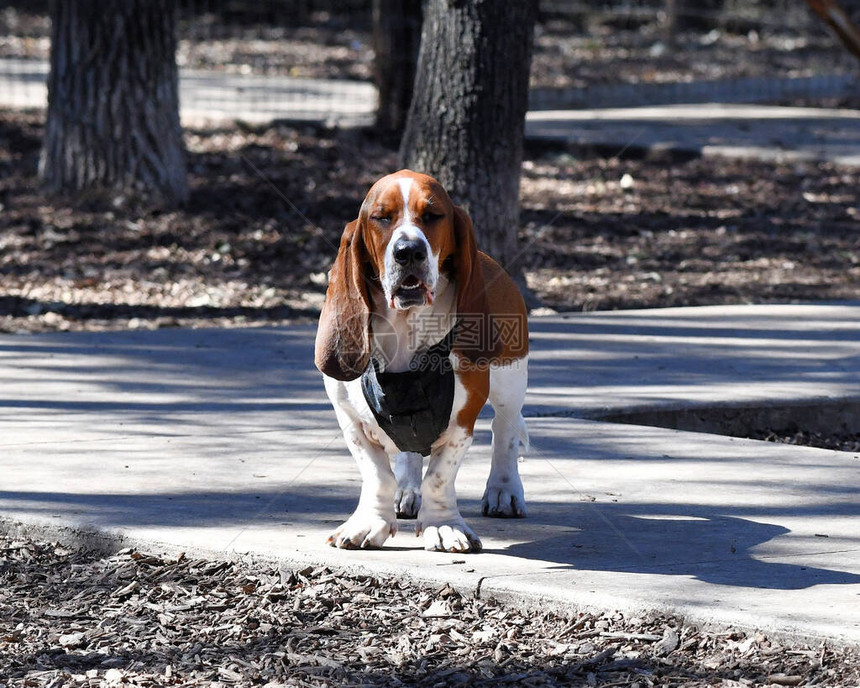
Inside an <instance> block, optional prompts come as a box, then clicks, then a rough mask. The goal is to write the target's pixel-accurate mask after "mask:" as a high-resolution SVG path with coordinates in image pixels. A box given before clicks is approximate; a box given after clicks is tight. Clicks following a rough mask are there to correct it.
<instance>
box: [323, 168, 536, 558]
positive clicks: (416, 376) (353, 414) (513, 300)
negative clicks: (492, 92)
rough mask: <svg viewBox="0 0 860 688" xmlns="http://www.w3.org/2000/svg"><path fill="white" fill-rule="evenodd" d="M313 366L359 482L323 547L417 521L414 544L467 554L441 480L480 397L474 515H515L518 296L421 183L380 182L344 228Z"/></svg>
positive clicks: (442, 197) (523, 361)
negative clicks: (484, 414) (484, 424)
mask: <svg viewBox="0 0 860 688" xmlns="http://www.w3.org/2000/svg"><path fill="white" fill-rule="evenodd" d="M315 363H316V366H317V368H319V370H320V371H321V372H322V373H323V375H324V381H325V388H326V392H327V393H328V396H329V398H330V399H331V402H332V405H333V406H334V410H335V414H336V416H337V420H338V423H339V425H340V427H341V429H342V431H343V434H344V438H345V439H346V444H347V446H348V447H349V451H350V452H351V453H352V455H353V457H354V458H355V460H356V462H357V463H358V468H359V472H360V474H361V478H362V486H361V494H360V497H359V500H358V506H357V508H356V509H355V512H354V513H353V514H352V516H350V517H349V519H348V520H347V521H346V522H345V523H344V524H343V525H341V526H340V527H339V528H337V529H336V530H335V531H334V532H333V533H332V534H331V536H330V537H329V543H330V544H331V545H332V546H335V547H341V548H346V549H351V548H368V547H381V546H382V544H383V543H384V542H385V541H386V540H387V539H388V538H389V537H390V536H392V535H394V534H395V532H396V531H397V518H398V517H400V518H417V525H416V534H418V535H422V534H423V542H424V547H425V549H428V550H441V551H446V552H469V551H473V552H474V551H479V550H480V549H481V540H480V539H479V538H478V536H477V535H475V533H474V532H473V531H472V529H471V528H470V527H469V526H468V525H466V522H465V521H464V520H463V517H462V516H461V515H460V511H459V509H458V507H457V497H456V493H455V490H454V479H455V477H456V475H457V471H458V469H459V467H460V463H461V461H462V460H463V456H464V455H465V453H466V450H467V449H468V448H469V446H470V445H471V443H472V433H473V430H474V426H475V420H476V419H477V417H478V414H479V413H480V411H481V409H482V408H483V407H484V405H485V403H486V402H487V400H489V402H490V404H491V405H492V407H493V411H494V418H493V421H492V431H493V450H492V464H491V466H490V474H489V478H488V480H487V485H486V491H485V492H484V495H483V499H482V511H483V514H484V515H485V516H492V517H503V518H521V517H523V516H525V515H526V506H525V501H524V497H523V486H522V482H521V480H520V476H519V470H518V465H517V464H518V460H519V456H520V451H519V450H520V445H521V444H522V446H523V447H524V448H527V447H528V432H527V430H526V424H525V420H524V419H523V416H522V406H523V399H524V397H525V393H526V382H527V377H528V372H527V367H528V324H527V312H526V307H525V303H524V302H523V298H522V296H521V295H520V292H519V289H518V288H517V286H516V285H515V284H514V282H513V280H512V279H511V278H510V277H509V276H508V274H507V273H506V272H505V271H504V270H503V269H502V268H501V267H499V265H498V264H497V263H496V262H495V261H494V260H493V259H491V258H490V257H489V256H487V255H485V254H484V253H481V252H480V251H478V249H477V246H476V244H475V236H474V233H473V230H472V222H471V220H470V219H469V216H468V215H467V214H466V212H465V211H464V210H463V209H461V208H459V207H457V206H455V205H454V204H453V203H452V202H451V199H450V198H449V196H448V193H447V192H446V191H445V189H444V188H443V187H442V185H441V184H440V183H439V182H437V181H436V180H435V179H433V178H432V177H429V176H426V175H423V174H418V173H415V172H411V171H409V170H402V171H400V172H397V173H395V174H391V175H388V176H386V177H383V178H382V179H380V180H379V181H377V182H376V183H375V184H374V185H373V187H372V188H371V189H370V191H369V192H368V194H367V197H366V198H365V199H364V202H363V203H362V205H361V209H360V211H359V214H358V218H357V219H356V220H353V221H352V222H350V223H349V224H348V225H347V226H346V228H345V230H344V232H343V236H342V237H341V240H340V248H339V250H338V254H337V257H336V259H335V261H334V265H333V266H332V268H331V272H330V274H329V285H328V290H327V292H326V299H325V303H324V305H323V309H322V313H321V315H320V322H319V329H318V331H317V337H316V352H315ZM428 455H429V461H428V465H427V470H426V472H424V473H423V476H422V471H423V468H424V466H423V463H424V461H423V459H424V456H428ZM392 460H393V463H394V466H393V468H392Z"/></svg>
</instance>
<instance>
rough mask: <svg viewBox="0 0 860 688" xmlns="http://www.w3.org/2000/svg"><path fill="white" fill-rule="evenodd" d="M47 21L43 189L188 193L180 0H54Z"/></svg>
mask: <svg viewBox="0 0 860 688" xmlns="http://www.w3.org/2000/svg"><path fill="white" fill-rule="evenodd" d="M51 20H52V28H51V73H50V76H49V78H48V117H47V125H46V128H45V140H44V145H43V149H42V159H41V162H40V173H41V177H42V180H43V182H44V183H45V185H46V187H47V188H48V189H49V190H51V191H56V192H74V191H80V190H85V189H111V190H124V191H131V192H137V193H141V194H143V195H147V196H153V197H155V198H157V199H158V200H161V201H166V202H168V203H172V202H182V201H184V200H186V198H187V196H188V186H187V182H186V178H185V161H184V159H183V153H182V131H181V128H180V125H179V96H178V88H177V67H176V33H175V25H176V14H175V6H174V0H52V2H51Z"/></svg>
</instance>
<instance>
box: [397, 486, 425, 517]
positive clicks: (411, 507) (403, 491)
mask: <svg viewBox="0 0 860 688" xmlns="http://www.w3.org/2000/svg"><path fill="white" fill-rule="evenodd" d="M420 508H421V488H420V487H398V488H397V492H395V493H394V512H395V513H396V514H397V518H417V516H418V510H419V509H420Z"/></svg>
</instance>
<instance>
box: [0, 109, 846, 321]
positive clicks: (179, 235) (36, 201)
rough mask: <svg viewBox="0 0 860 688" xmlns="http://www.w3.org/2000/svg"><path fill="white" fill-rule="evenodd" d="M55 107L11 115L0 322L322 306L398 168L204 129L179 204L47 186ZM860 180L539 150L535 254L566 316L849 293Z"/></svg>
mask: <svg viewBox="0 0 860 688" xmlns="http://www.w3.org/2000/svg"><path fill="white" fill-rule="evenodd" d="M42 119H43V114H42V113H41V112H29V113H18V112H16V113H13V112H9V111H6V112H3V111H0V206H2V211H0V248H2V253H0V331H6V332H36V331H56V330H81V329H114V328H126V327H145V328H157V327H165V326H176V325H183V326H201V325H221V326H230V325H245V324H249V323H277V322H284V321H287V320H291V319H295V318H296V317H306V318H313V317H315V315H316V313H317V311H318V309H319V307H320V306H321V304H322V299H323V295H324V290H325V281H326V271H327V270H328V268H329V266H330V264H331V261H332V259H333V256H334V254H335V250H336V246H337V243H338V238H339V236H340V233H341V231H342V229H343V226H344V225H345V224H346V222H348V221H349V220H351V219H352V218H354V217H355V215H356V213H357V210H358V207H359V205H360V203H361V201H362V199H363V198H364V194H365V193H366V191H367V189H368V188H369V186H370V185H371V184H372V183H373V181H374V180H375V179H377V178H378V177H380V176H382V175H383V174H386V173H387V172H389V171H391V170H392V169H395V168H396V165H397V161H396V153H395V150H394V148H395V142H393V141H390V140H386V139H385V138H384V137H380V136H378V135H377V134H376V133H375V132H374V131H372V130H352V131H338V130H325V129H318V128H310V127H303V128H301V127H300V128H296V127H290V126H273V127H266V128H258V129H255V128H232V129H207V130H191V131H188V132H187V133H186V145H187V148H188V162H189V176H190V183H191V189H192V192H191V199H190V201H189V203H188V204H187V205H186V206H185V207H183V208H180V209H173V210H162V209H154V208H152V207H149V206H146V205H142V204H140V203H138V202H136V201H135V200H134V199H133V198H127V197H125V196H122V195H113V196H96V195H90V196H87V195H79V196H76V197H74V198H65V199H47V198H45V196H44V195H43V194H42V193H40V191H39V187H38V180H37V176H36V170H37V165H38V154H39V146H40V141H41V136H42V127H43V125H42ZM622 179H623V180H624V181H623V182H622ZM858 186H860V169H857V168H847V167H836V166H833V165H830V164H812V163H792V164H779V163H766V162H754V161H749V160H744V161H736V160H731V159H698V158H696V159H691V160H678V159H672V158H667V159H650V158H639V159H630V158H622V157H617V156H616V157H602V156H598V155H595V154H584V153H582V152H580V153H579V154H576V152H575V151H569V150H564V149H558V148H554V149H553V148H551V149H546V148H542V149H535V150H531V151H529V154H528V156H527V159H526V161H525V164H524V170H523V179H522V222H521V232H520V241H521V246H522V261H523V267H524V270H525V273H526V278H527V281H528V284H529V286H530V287H531V289H532V290H533V291H534V292H535V294H536V295H537V296H538V297H539V298H540V299H541V301H542V303H543V305H544V306H545V307H549V308H552V309H556V310H559V311H571V310H574V311H576V310H593V309H603V310H605V309H615V308H654V307H663V306H695V305H706V304H727V303H787V302H798V301H822V300H839V299H853V298H857V296H858V286H857V285H858V284H860V233H858V232H857V222H858V219H860V204H858V196H857V188H858Z"/></svg>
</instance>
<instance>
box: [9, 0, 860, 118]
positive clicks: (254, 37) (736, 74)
mask: <svg viewBox="0 0 860 688" xmlns="http://www.w3.org/2000/svg"><path fill="white" fill-rule="evenodd" d="M46 4H47V3H46V2H33V1H32V0H31V1H28V2H25V1H24V0H6V1H5V2H4V3H0V107H19V108H22V107H37V108H38V107H44V105H45V99H46V89H45V80H46V76H47V70H48V55H49V50H50V41H49V33H50V23H49V20H48V17H47V7H46ZM370 5H371V3H370V0H349V1H348V2H343V1H341V2H333V1H332V0H261V1H260V2H256V3H254V2H250V0H182V2H181V3H180V15H179V17H180V19H179V38H180V40H179V50H178V53H177V60H178V62H179V65H180V95H181V102H182V116H183V121H185V122H191V121H197V120H200V119H214V120H219V119H223V118H226V119H242V120H247V121H252V122H263V121H269V120H273V119H288V120H317V121H327V122H330V123H333V124H340V125H355V124H367V123H369V122H371V121H372V119H373V113H374V110H375V106H376V94H375V89H374V87H373V85H372V76H371V75H372V62H373V51H372V47H371V6H370ZM842 5H843V7H845V8H846V9H847V10H848V11H849V13H850V14H852V15H853V16H854V18H855V20H856V19H860V0H842ZM679 8H681V9H680V10H679ZM857 74H858V70H857V61H856V58H854V57H853V56H852V55H851V54H850V53H848V51H847V50H845V49H844V48H843V47H842V46H841V45H840V44H839V42H838V40H837V39H836V38H834V37H833V35H832V34H831V33H830V32H829V30H828V29H827V27H826V26H825V25H824V24H823V23H821V22H820V21H819V20H818V19H817V18H816V17H815V16H814V15H813V14H812V12H811V11H810V10H809V9H808V7H807V5H806V3H805V2H804V0H701V1H700V2H692V0H603V1H602V2H600V1H598V2H587V3H586V2H578V1H575V0H542V2H541V14H540V20H539V23H538V26H537V29H536V36H535V53H534V59H533V65H532V86H533V88H532V98H531V100H532V107H533V108H535V109H568V108H574V109H581V108H601V107H619V106H637V105H654V104H669V103H699V102H706V101H714V102H792V103H797V102H802V103H805V104H807V103H808V104H820V103H830V102H838V100H839V99H840V98H845V97H849V96H857V94H858V92H860V88H858V79H857Z"/></svg>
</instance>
